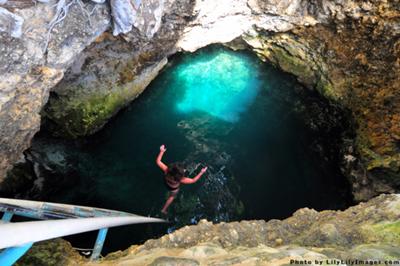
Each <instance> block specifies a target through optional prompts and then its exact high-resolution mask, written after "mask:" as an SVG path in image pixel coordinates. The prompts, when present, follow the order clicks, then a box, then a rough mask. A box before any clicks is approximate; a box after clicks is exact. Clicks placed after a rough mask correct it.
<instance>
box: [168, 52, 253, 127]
mask: <svg viewBox="0 0 400 266" xmlns="http://www.w3.org/2000/svg"><path fill="white" fill-rule="evenodd" d="M175 78H176V79H177V80H176V81H177V83H179V84H180V85H181V87H182V88H184V96H183V99H182V100H181V101H180V102H178V104H177V108H178V110H179V111H181V112H183V113H191V112H194V111H201V112H206V113H208V114H209V115H212V116H214V117H217V118H219V119H222V120H224V121H227V122H232V123H233V122H237V121H238V120H239V118H240V114H241V113H242V112H244V111H246V110H247V108H248V107H249V105H250V104H251V103H252V102H253V101H254V99H255V98H256V96H257V94H258V92H259V88H260V82H259V81H258V65H255V64H254V63H253V62H251V60H250V59H249V58H248V57H245V56H243V55H241V54H237V53H236V54H235V53H234V52H232V51H227V50H219V51H218V52H215V53H211V54H209V55H206V56H204V55H198V56H194V57H193V59H192V60H189V61H188V62H186V63H185V64H182V65H180V66H179V67H178V68H177V70H176V72H175Z"/></svg>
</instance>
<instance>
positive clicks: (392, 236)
mask: <svg viewBox="0 0 400 266" xmlns="http://www.w3.org/2000/svg"><path fill="white" fill-rule="evenodd" d="M370 230H371V234H372V237H373V238H376V240H377V241H378V242H379V243H385V244H392V245H397V246H400V221H396V222H384V223H379V224H376V225H373V226H371V229H370Z"/></svg>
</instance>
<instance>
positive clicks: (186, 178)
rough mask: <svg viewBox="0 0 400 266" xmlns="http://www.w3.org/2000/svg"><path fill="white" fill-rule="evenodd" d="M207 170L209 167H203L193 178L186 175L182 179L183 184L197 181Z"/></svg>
mask: <svg viewBox="0 0 400 266" xmlns="http://www.w3.org/2000/svg"><path fill="white" fill-rule="evenodd" d="M206 171H207V167H204V168H203V169H201V171H200V173H198V174H197V175H196V176H195V177H193V178H188V177H184V178H182V179H181V183H182V184H193V183H196V182H197V180H199V179H200V177H201V176H202V175H203V174H204V173H205V172H206Z"/></svg>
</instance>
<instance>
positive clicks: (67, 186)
mask: <svg viewBox="0 0 400 266" xmlns="http://www.w3.org/2000/svg"><path fill="white" fill-rule="evenodd" d="M349 128H351V127H350V122H349V121H348V115H347V114H346V112H345V111H344V110H342V109H340V108H339V107H337V106H336V105H334V104H332V103H330V102H329V101H328V100H326V99H324V98H323V97H322V96H320V95H319V94H318V93H316V92H313V91H310V90H308V89H306V88H304V87H303V86H302V85H301V84H299V83H298V82H297V81H296V78H295V77H294V76H292V75H289V74H287V73H284V72H282V71H280V70H278V69H276V68H274V67H273V66H271V65H269V64H267V63H264V62H262V61H261V60H259V59H258V58H257V57H256V56H255V55H254V54H253V53H251V52H249V51H232V50H230V49H229V48H226V47H223V46H219V45H215V46H209V47H206V48H203V49H201V50H199V51H197V52H195V53H192V54H186V53H182V54H176V55H174V56H172V57H171V58H170V62H169V63H168V65H167V67H165V68H164V70H163V71H162V73H160V75H159V76H158V77H157V78H156V79H155V80H154V81H153V82H152V83H151V84H150V86H149V87H148V88H147V89H146V91H145V92H144V93H143V94H142V95H141V96H140V97H139V98H138V99H137V100H135V101H134V102H133V103H132V104H130V105H129V106H128V107H127V108H125V109H124V110H122V111H121V112H120V113H119V114H118V115H117V116H116V117H114V118H113V119H112V120H111V121H110V122H109V123H108V124H107V125H106V126H105V127H104V128H103V129H102V130H101V131H100V132H98V133H96V134H95V135H93V136H89V137H85V138H82V139H77V140H66V139H60V138H55V137H52V136H51V134H50V133H49V132H47V131H46V128H42V130H41V132H39V133H38V134H37V135H36V136H35V138H34V140H33V143H32V147H31V148H30V150H28V151H27V152H26V157H27V159H28V161H27V163H25V164H21V165H17V166H16V167H15V168H14V171H13V174H12V175H29V174H28V173H29V172H31V173H32V175H35V176H36V177H35V178H28V179H29V180H30V182H31V183H30V185H26V184H25V185H24V186H23V188H22V189H20V190H19V191H15V190H11V189H10V190H8V191H7V180H6V182H5V186H3V188H2V190H3V191H2V192H1V193H2V194H3V195H5V196H12V197H14V196H17V197H20V198H21V197H22V198H27V199H34V200H42V201H51V202H61V203H69V204H77V205H86V206H93V207H101V208H109V209H116V210H121V211H127V212H131V213H136V214H140V215H145V216H147V215H150V216H160V209H161V207H162V205H163V203H164V201H165V199H166V195H167V190H166V189H165V187H164V182H163V175H162V173H161V172H160V170H159V169H158V168H157V166H156V165H155V157H156V155H157V153H158V147H159V146H160V145H161V144H165V145H166V146H167V152H166V155H165V159H164V160H165V161H166V162H168V163H171V162H177V161H179V162H183V164H184V165H185V167H186V171H187V174H188V175H189V176H191V177H192V176H194V175H195V174H196V173H197V172H198V171H199V170H200V168H201V167H202V166H204V165H207V166H208V167H209V169H208V171H207V173H206V175H205V176H204V178H202V179H201V180H200V181H199V182H197V183H196V184H194V185H190V186H186V187H183V188H182V189H181V191H180V192H179V194H178V197H177V199H176V201H175V202H174V203H173V204H172V206H171V208H170V210H169V214H168V219H169V221H170V223H169V224H167V225H154V224H152V225H135V226H129V227H122V228H115V229H111V230H110V232H109V235H108V237H107V239H108V240H107V241H106V244H105V247H104V249H103V252H105V253H108V252H111V251H115V250H119V249H125V248H127V247H129V246H130V245H132V244H135V243H139V242H143V241H144V240H147V239H149V238H154V237H158V236H161V235H163V234H165V233H167V232H170V231H173V230H174V229H175V228H178V227H180V226H182V225H187V224H195V223H197V222H198V221H199V220H200V219H208V220H212V221H214V222H221V221H225V222H227V221H237V220H243V219H246V220H251V219H265V220H268V219H283V218H287V217H289V216H290V215H291V214H293V212H294V211H296V210H297V209H299V208H303V207H309V208H314V209H316V210H325V209H345V208H346V207H348V206H349V205H350V204H351V203H352V198H351V191H350V186H349V184H348V183H347V180H346V178H345V177H344V175H343V174H342V172H341V167H342V157H341V156H342V153H341V149H342V148H343V141H344V140H345V139H346V138H347V137H348V136H349V135H351V134H352V132H351V130H349ZM8 187H9V188H10V186H8ZM11 194H12V195H11ZM16 194H17V195H16ZM95 236H96V233H87V234H82V235H78V236H72V237H68V238H67V240H69V241H71V242H72V243H73V245H74V246H77V247H82V248H90V247H91V246H92V244H93V242H94V239H95Z"/></svg>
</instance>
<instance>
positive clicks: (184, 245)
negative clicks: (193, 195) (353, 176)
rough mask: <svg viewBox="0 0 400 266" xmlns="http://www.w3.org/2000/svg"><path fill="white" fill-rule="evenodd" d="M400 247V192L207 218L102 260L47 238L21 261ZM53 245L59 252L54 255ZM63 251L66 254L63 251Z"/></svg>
mask: <svg viewBox="0 0 400 266" xmlns="http://www.w3.org/2000/svg"><path fill="white" fill-rule="evenodd" d="M56 247H58V248H56ZM399 247H400V194H391V195H381V196H378V197H376V198H374V199H372V200H370V201H368V202H366V203H360V204H359V205H357V206H354V207H350V208H349V209H347V210H345V211H322V212H317V211H315V210H312V209H308V208H303V209H300V210H298V211H296V212H295V213H294V214H293V216H292V217H290V218H288V219H285V220H270V221H263V220H258V221H242V222H231V223H219V224H212V223H211V222H208V221H206V220H202V221H200V222H199V224H197V225H193V226H185V227H183V228H181V229H179V230H176V231H175V232H173V233H171V234H168V235H165V236H163V237H161V238H160V239H154V240H148V241H146V242H145V243H144V244H143V245H136V246H132V247H130V248H129V249H127V250H125V251H119V252H115V253H111V254H109V255H107V256H106V257H105V258H103V259H101V260H100V261H98V262H88V261H86V259H83V258H80V257H79V256H77V255H76V253H75V252H73V249H72V248H71V246H70V245H69V244H68V243H65V241H61V242H60V241H57V242H54V244H49V242H48V243H45V244H39V245H38V246H36V247H35V248H34V249H32V251H30V252H29V253H28V255H27V256H26V257H24V258H23V260H22V261H21V262H20V263H21V265H24V264H25V265H28V264H29V263H31V264H32V262H35V263H36V264H35V265H39V264H40V265H56V264H57V263H58V264H57V265H98V264H100V265H138V266H139V265H140V266H142V265H153V266H154V265H160V266H161V265H165V266H166V265H185V266H188V265H221V266H222V265H288V264H290V263H291V261H292V262H295V261H297V262H302V261H303V262H304V261H312V262H313V263H315V261H316V260H317V261H321V262H323V263H324V265H329V264H332V262H333V261H339V260H344V261H346V260H347V261H349V260H350V261H351V260H352V261H354V260H369V261H370V260H376V261H379V260H380V261H381V262H382V263H384V261H397V263H398V262H399V261H400V249H399ZM51 250H53V251H54V250H56V251H57V252H54V254H55V255H53V252H51ZM62 250H63V252H64V254H65V256H62V255H61V256H60V253H61V254H62V253H63V252H62ZM48 261H50V262H51V263H48ZM52 263H56V264H52ZM31 264H29V265H31ZM303 264H306V263H303ZM320 264H322V263H320Z"/></svg>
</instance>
